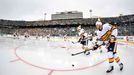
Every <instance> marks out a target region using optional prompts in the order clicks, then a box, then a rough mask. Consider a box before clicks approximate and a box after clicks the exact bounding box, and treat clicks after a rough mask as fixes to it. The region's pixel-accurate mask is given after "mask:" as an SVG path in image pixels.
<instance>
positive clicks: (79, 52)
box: [72, 51, 85, 56]
mask: <svg viewBox="0 0 134 75" xmlns="http://www.w3.org/2000/svg"><path fill="white" fill-rule="evenodd" d="M84 52H85V51H81V52H78V53H74V54H72V56H75V55H78V54H82V53H84Z"/></svg>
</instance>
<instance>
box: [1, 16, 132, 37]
mask: <svg viewBox="0 0 134 75" xmlns="http://www.w3.org/2000/svg"><path fill="white" fill-rule="evenodd" d="M96 21H97V18H87V19H61V20H49V21H12V20H0V33H1V34H14V33H18V34H19V35H24V34H25V33H27V34H29V35H31V36H35V35H38V36H46V35H49V34H50V35H51V36H64V35H67V36H76V35H77V32H76V27H77V26H78V25H81V26H82V27H83V28H84V29H85V30H86V32H90V33H93V32H94V30H95V22H96ZM101 21H102V22H103V23H106V22H112V21H114V22H117V23H119V26H118V29H119V35H125V34H127V35H134V15H125V16H119V17H104V18H101Z"/></svg>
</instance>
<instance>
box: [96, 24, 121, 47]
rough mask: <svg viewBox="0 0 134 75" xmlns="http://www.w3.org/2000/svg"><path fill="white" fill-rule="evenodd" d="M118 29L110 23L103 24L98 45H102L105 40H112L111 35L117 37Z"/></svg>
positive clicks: (98, 37)
mask: <svg viewBox="0 0 134 75" xmlns="http://www.w3.org/2000/svg"><path fill="white" fill-rule="evenodd" d="M117 34H118V31H117V29H116V27H115V26H111V25H110V24H109V23H106V24H104V25H103V28H102V30H101V31H99V32H98V33H97V39H99V41H98V43H97V44H98V45H101V44H102V43H103V42H104V41H107V40H110V37H111V35H113V36H114V37H115V38H116V37H117Z"/></svg>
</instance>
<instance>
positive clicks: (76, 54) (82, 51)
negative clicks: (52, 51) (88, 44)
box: [72, 49, 93, 56]
mask: <svg viewBox="0 0 134 75" xmlns="http://www.w3.org/2000/svg"><path fill="white" fill-rule="evenodd" d="M90 50H93V49H88V50H86V51H90ZM86 51H81V52H78V53H74V54H72V56H75V55H79V54H82V53H85V52H86Z"/></svg>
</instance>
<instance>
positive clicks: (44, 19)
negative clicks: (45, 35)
mask: <svg viewBox="0 0 134 75" xmlns="http://www.w3.org/2000/svg"><path fill="white" fill-rule="evenodd" d="M46 15H47V13H44V21H45V20H46Z"/></svg>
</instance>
